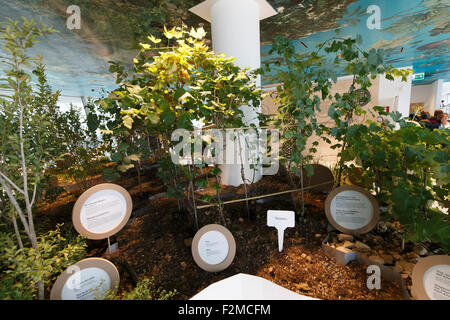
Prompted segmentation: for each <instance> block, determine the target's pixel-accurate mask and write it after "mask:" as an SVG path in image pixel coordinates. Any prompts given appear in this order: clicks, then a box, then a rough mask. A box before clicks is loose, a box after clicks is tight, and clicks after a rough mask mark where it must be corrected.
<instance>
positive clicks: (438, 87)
mask: <svg viewBox="0 0 450 320" xmlns="http://www.w3.org/2000/svg"><path fill="white" fill-rule="evenodd" d="M433 85H434V86H435V87H434V89H435V91H434V96H435V98H434V110H440V109H442V108H441V100H442V87H443V85H444V79H439V80H436V81H435V82H434V84H433ZM434 110H433V112H434Z"/></svg>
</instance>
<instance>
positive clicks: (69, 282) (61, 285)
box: [50, 258, 120, 300]
mask: <svg viewBox="0 0 450 320" xmlns="http://www.w3.org/2000/svg"><path fill="white" fill-rule="evenodd" d="M119 281H120V279H119V271H117V268H116V267H115V266H114V265H113V264H112V263H111V262H109V261H108V260H105V259H101V258H88V259H84V260H81V261H80V262H77V263H76V264H74V265H71V266H70V267H68V268H67V269H66V270H65V271H64V272H63V273H62V274H61V275H60V276H59V277H58V279H57V280H56V282H55V284H54V285H53V288H52V291H51V293H50V299H51V300H103V299H104V298H105V294H109V293H111V294H115V291H116V290H117V288H118V286H119Z"/></svg>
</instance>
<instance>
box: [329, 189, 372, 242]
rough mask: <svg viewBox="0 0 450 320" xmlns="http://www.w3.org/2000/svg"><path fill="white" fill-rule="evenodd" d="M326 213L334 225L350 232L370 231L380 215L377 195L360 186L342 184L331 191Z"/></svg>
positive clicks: (340, 229) (338, 228)
mask: <svg viewBox="0 0 450 320" xmlns="http://www.w3.org/2000/svg"><path fill="white" fill-rule="evenodd" d="M325 213H326V215H327V218H328V221H329V222H330V223H331V224H332V225H333V227H335V228H336V229H337V230H339V231H341V232H344V233H348V234H362V233H367V232H369V231H370V230H372V229H373V228H374V227H375V225H376V224H377V221H378V219H379V217H380V210H379V208H378V203H377V201H376V199H375V197H374V196H373V195H371V194H370V193H369V192H368V191H367V190H365V189H363V188H361V187H358V186H342V187H339V188H336V189H334V190H333V191H332V192H330V194H329V195H328V196H327V198H326V200H325Z"/></svg>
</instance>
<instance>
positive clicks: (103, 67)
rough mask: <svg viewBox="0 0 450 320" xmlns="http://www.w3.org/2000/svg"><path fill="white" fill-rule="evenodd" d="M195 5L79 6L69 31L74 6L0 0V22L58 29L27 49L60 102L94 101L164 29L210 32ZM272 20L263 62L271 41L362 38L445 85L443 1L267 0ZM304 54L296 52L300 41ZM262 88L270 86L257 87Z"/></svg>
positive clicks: (63, 1) (449, 3)
mask: <svg viewBox="0 0 450 320" xmlns="http://www.w3.org/2000/svg"><path fill="white" fill-rule="evenodd" d="M200 2H202V1H201V0H154V1H151V2H150V1H148V0H116V1H110V0H79V1H76V4H77V5H78V6H79V7H80V9H81V18H82V26H81V29H80V30H69V29H67V27H66V20H67V18H68V16H69V14H67V12H66V11H67V8H68V7H69V6H70V5H72V4H74V1H73V0H20V1H19V0H14V1H10V0H0V6H1V8H2V10H1V11H0V21H4V20H5V19H6V18H8V17H9V18H12V19H20V17H21V16H26V17H28V18H31V17H34V18H35V19H36V20H37V21H42V22H44V23H46V24H52V25H53V26H54V27H55V28H56V29H58V30H60V31H61V32H60V33H59V34H55V35H52V36H51V37H50V41H47V40H43V41H41V43H40V44H38V45H37V46H36V48H34V49H33V52H32V53H34V54H38V53H39V54H42V55H43V56H44V63H45V64H46V65H47V71H48V78H49V82H50V84H51V85H52V86H53V88H54V89H61V90H62V92H63V94H64V95H73V96H80V95H83V96H97V97H98V96H100V95H101V94H102V90H105V91H109V90H111V89H113V88H115V84H114V77H113V76H112V75H111V74H110V73H109V72H108V67H109V64H108V61H109V60H119V61H122V62H124V63H127V62H130V61H131V60H132V58H133V57H134V56H135V54H136V50H137V44H138V43H139V40H140V39H143V38H144V37H145V36H146V35H148V34H150V33H151V34H155V33H158V32H160V30H161V29H162V26H164V25H169V26H170V25H181V23H185V24H186V25H188V26H198V25H203V26H204V27H205V29H206V31H207V32H208V33H210V32H209V31H210V25H209V23H207V22H206V21H204V20H202V19H201V18H199V17H197V16H195V15H194V14H191V13H190V12H189V11H188V10H189V8H191V7H193V6H194V5H196V4H198V3H200ZM268 2H269V3H270V4H271V5H272V6H273V7H274V8H275V9H276V10H277V11H278V12H279V14H278V15H276V16H273V17H271V18H269V19H266V20H263V21H262V22H261V41H262V48H261V51H262V62H263V63H264V62H268V61H270V60H272V59H277V57H276V56H273V55H272V56H269V55H268V54H267V53H268V51H269V49H270V43H271V42H272V41H273V39H274V38H275V37H276V36H279V35H283V36H286V37H289V38H290V39H292V40H293V41H294V43H295V45H296V48H297V50H299V51H300V52H308V50H312V48H314V47H315V45H316V44H317V43H320V42H323V41H324V40H327V39H329V38H331V37H333V36H335V30H336V29H338V30H339V31H340V36H341V37H346V36H353V37H354V36H356V35H357V34H361V35H362V38H363V45H362V46H363V47H364V48H367V49H369V48H384V49H385V50H386V55H387V62H388V63H392V64H393V65H394V66H395V67H404V66H413V69H414V73H421V72H424V73H425V79H424V80H420V81H415V82H414V84H427V83H430V82H433V81H434V80H436V79H445V81H450V67H449V66H450V54H449V48H450V46H449V45H450V38H449V32H450V19H449V18H448V17H449V13H450V12H449V11H450V0H395V1H393V0H371V1H369V0H300V1H291V0H269V1H268ZM371 5H377V6H378V7H379V9H380V15H381V21H380V22H381V28H380V29H369V28H368V27H367V19H368V18H369V17H370V16H371V14H370V13H367V8H368V7H369V6H371ZM299 40H301V41H303V42H304V43H305V44H307V45H308V47H309V48H310V49H307V48H305V47H304V46H302V45H301V43H300V41H299ZM263 84H265V85H267V84H269V83H267V82H265V83H264V82H263Z"/></svg>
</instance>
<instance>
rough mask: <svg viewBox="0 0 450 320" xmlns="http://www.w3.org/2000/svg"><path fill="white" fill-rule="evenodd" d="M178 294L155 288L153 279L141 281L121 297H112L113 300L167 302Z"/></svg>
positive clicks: (175, 291)
mask: <svg viewBox="0 0 450 320" xmlns="http://www.w3.org/2000/svg"><path fill="white" fill-rule="evenodd" d="M177 294H178V292H177V290H171V291H166V290H164V289H162V288H160V287H157V286H156V285H155V282H154V278H153V277H152V278H147V277H145V278H143V279H141V280H140V281H139V282H138V283H137V285H136V287H135V288H134V289H133V290H131V291H128V292H125V293H124V294H123V295H122V296H121V297H118V296H117V297H114V299H115V300H169V299H171V298H173V297H175V296H176V295H177Z"/></svg>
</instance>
